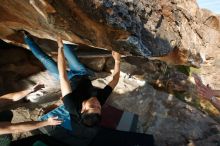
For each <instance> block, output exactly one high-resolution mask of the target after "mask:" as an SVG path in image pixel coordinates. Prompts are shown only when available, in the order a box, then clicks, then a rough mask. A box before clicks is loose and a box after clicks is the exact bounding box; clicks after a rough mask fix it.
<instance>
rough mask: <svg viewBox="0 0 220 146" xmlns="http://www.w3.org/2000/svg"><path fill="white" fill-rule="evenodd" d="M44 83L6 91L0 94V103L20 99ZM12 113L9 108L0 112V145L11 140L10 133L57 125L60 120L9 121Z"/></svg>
mask: <svg viewBox="0 0 220 146" xmlns="http://www.w3.org/2000/svg"><path fill="white" fill-rule="evenodd" d="M43 87H44V85H42V84H37V85H35V86H34V87H32V88H30V89H26V90H23V91H19V92H14V93H8V94H5V95H2V96H0V103H4V104H9V103H13V102H15V101H18V100H21V99H22V98H24V97H25V96H27V95H29V94H31V93H33V92H36V91H38V90H40V89H42V88H43ZM12 117H13V113H12V112H11V111H10V110H5V111H1V112H0V145H1V146H5V145H9V144H10V142H11V135H10V134H11V133H18V132H26V131H31V130H34V129H38V128H41V127H44V126H48V125H59V124H61V121H60V120H57V117H51V118H49V119H48V120H45V121H30V122H21V123H11V120H12Z"/></svg>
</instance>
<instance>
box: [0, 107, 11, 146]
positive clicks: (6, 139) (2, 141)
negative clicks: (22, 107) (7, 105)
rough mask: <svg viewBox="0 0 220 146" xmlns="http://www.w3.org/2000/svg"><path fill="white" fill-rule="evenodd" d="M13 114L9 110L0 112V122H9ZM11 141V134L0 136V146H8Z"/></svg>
mask: <svg viewBox="0 0 220 146" xmlns="http://www.w3.org/2000/svg"><path fill="white" fill-rule="evenodd" d="M12 118H13V113H12V112H11V111H10V110H6V111H1V112H0V122H11V120H12ZM11 140H12V136H11V134H5V135H0V146H9V145H10V143H11Z"/></svg>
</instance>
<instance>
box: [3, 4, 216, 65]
mask: <svg viewBox="0 0 220 146" xmlns="http://www.w3.org/2000/svg"><path fill="white" fill-rule="evenodd" d="M0 10H1V12H2V13H1V14H0V30H1V33H0V38H1V39H4V40H5V41H9V42H13V43H15V44H17V45H19V44H20V45H23V46H24V44H23V39H22V35H21V34H19V31H18V30H26V31H28V32H30V33H31V34H32V35H34V36H37V37H39V38H44V39H50V40H56V36H57V35H58V34H59V35H61V37H62V39H64V40H68V41H71V42H74V43H77V44H84V45H89V46H93V47H98V48H106V49H109V50H112V49H113V50H116V51H119V52H121V53H123V54H127V55H128V54H132V55H138V56H144V57H149V56H154V57H155V56H157V57H158V56H159V58H157V59H161V60H164V61H167V62H169V63H171V64H187V65H194V66H199V65H200V63H201V61H202V56H201V55H200V52H201V51H200V50H209V49H210V48H211V47H212V48H213V49H214V50H215V48H219V41H218V40H219V17H218V16H216V15H214V14H213V13H211V12H207V11H206V10H203V9H199V7H198V5H197V4H196V1H195V0H189V1H186V0H184V1H179V0H172V1H169V0H162V1H161V0H156V1H155V0H148V1H145V0H139V1H137V0H119V1H118V0H74V1H70V0H67V1H66V0H60V1H52V0H41V1H37V0H3V1H2V2H1V6H0ZM212 44H214V45H212ZM25 47H26V46H25ZM54 51H56V49H55V48H54ZM161 56H164V57H161Z"/></svg>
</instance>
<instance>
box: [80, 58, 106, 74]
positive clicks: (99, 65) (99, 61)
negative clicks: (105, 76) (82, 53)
mask: <svg viewBox="0 0 220 146" xmlns="http://www.w3.org/2000/svg"><path fill="white" fill-rule="evenodd" d="M80 62H82V63H84V64H85V65H86V67H88V68H89V69H92V70H94V71H103V69H104V65H105V62H106V58H100V57H99V58H87V59H86V58H85V59H83V58H82V59H80Z"/></svg>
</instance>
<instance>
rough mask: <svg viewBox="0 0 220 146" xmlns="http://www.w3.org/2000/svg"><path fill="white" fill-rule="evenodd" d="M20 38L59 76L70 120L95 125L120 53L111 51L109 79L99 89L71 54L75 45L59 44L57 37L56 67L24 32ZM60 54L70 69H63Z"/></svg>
mask: <svg viewBox="0 0 220 146" xmlns="http://www.w3.org/2000/svg"><path fill="white" fill-rule="evenodd" d="M24 40H25V42H26V44H27V45H28V46H29V48H30V49H31V51H32V53H33V54H34V55H35V57H36V58H38V59H39V60H40V61H41V62H42V64H43V65H44V66H45V67H46V69H47V70H48V71H49V72H50V73H51V74H52V75H53V76H54V77H55V78H57V79H58V78H60V84H61V92H62V100H63V102H64V106H65V109H64V110H67V111H68V112H69V113H70V117H71V122H72V121H74V122H75V123H77V124H78V125H80V126H83V125H84V126H88V127H92V126H95V125H97V124H98V123H99V121H100V120H101V106H102V105H103V104H104V103H105V101H106V100H107V98H108V96H109V95H110V94H111V92H112V90H113V89H114V88H115V86H116V85H117V83H118V81H119V76H120V54H119V53H117V52H115V51H112V56H113V58H114V60H115V66H114V73H113V79H112V80H111V81H110V82H109V84H108V85H106V86H105V87H104V88H103V89H99V88H96V87H93V85H92V83H91V80H90V79H89V77H88V76H89V73H88V71H87V69H86V68H85V67H84V66H83V65H82V64H81V63H80V62H79V61H78V58H77V56H76V54H75V50H76V48H77V46H76V45H70V44H63V42H62V40H61V39H60V38H59V39H58V40H57V43H58V47H59V49H58V67H57V64H56V62H55V61H54V60H53V59H52V58H51V57H49V56H48V55H47V54H46V53H44V52H43V51H42V49H41V48H40V47H39V46H38V45H37V44H36V43H35V42H34V41H33V40H32V39H31V38H30V36H29V34H27V33H26V32H25V33H24ZM64 54H65V57H66V59H67V61H68V65H69V68H70V71H66V66H65V65H66V63H65V59H64ZM73 125H76V124H72V126H73Z"/></svg>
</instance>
